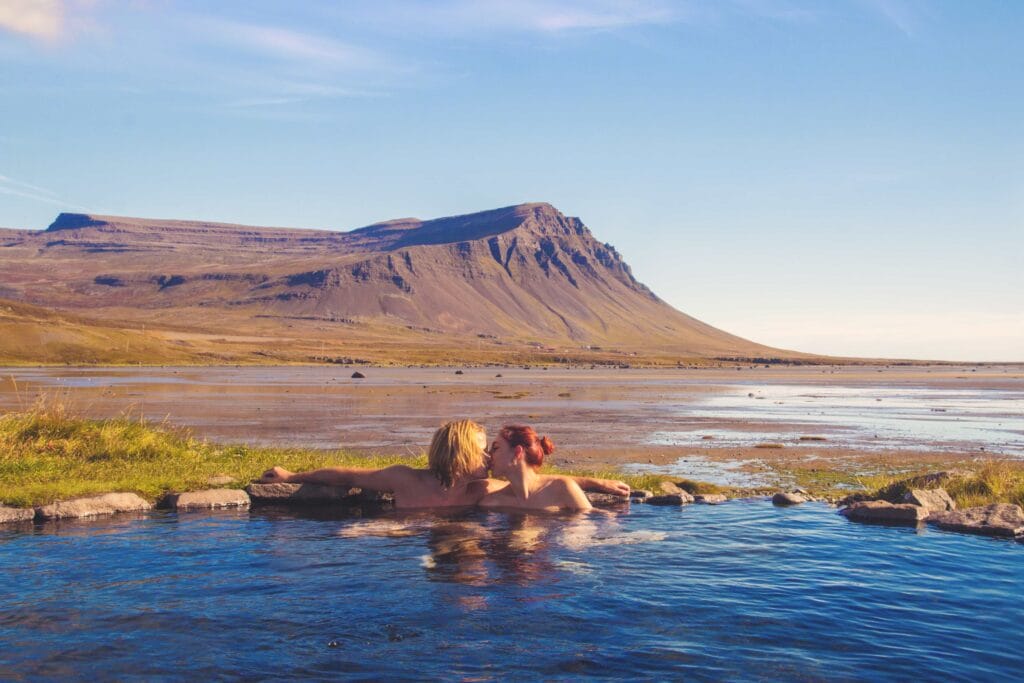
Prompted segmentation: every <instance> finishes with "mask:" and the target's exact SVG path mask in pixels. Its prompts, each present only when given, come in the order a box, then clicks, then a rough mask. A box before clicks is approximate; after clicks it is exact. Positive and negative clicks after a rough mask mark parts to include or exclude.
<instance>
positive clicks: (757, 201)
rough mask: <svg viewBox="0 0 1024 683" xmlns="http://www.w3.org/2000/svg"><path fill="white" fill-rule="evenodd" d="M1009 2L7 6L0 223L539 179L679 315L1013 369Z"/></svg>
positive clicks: (1016, 18)
mask: <svg viewBox="0 0 1024 683" xmlns="http://www.w3.org/2000/svg"><path fill="white" fill-rule="evenodd" d="M1022 35H1024V3H1017V2H1002V1H999V2H995V1H993V2H987V1H984V0H981V1H978V2H961V1H959V0H958V1H955V2H954V1H948V2H944V1H936V2H924V1H919V0H836V1H835V2H811V1H807V2H804V1H801V0H720V1H718V2H710V1H693V2H684V1H680V2H669V1H662V0H635V1H627V0H522V1H519V2H504V1H499V0H476V1H468V0H437V1H436V2H411V1H409V0H376V1H375V2H355V1H353V2H345V3H334V2H304V3H285V2H262V1H260V0H254V1H248V2H218V3H206V2H177V1H174V0H148V1H147V0H123V1H120V2H117V1H114V0H108V1H105V0H67V1H66V2H60V1H58V0H34V1H30V0H0V64H2V66H0V225H2V226H6V227H17V228H43V227H45V226H46V225H48V224H49V223H50V221H51V220H52V219H53V217H54V216H55V215H56V214H57V213H58V212H59V211H91V212H96V213H108V214H121V215H132V216H146V217H163V218H201V219H209V220H222V221H230V222H238V223H252V224H262V225H283V226H296V227H323V228H335V229H350V228H353V227H358V226H361V225H365V224H368V223H371V222H374V221H377V220H383V219H388V218H395V217H400V216H419V217H422V218H432V217H437V216H443V215H451V214H456V213H468V212H471V211H477V210H483V209H488V208H493V207H497V206H505V205H509V204H515V203H519V202H524V201H549V202H551V203H552V204H554V205H555V206H557V207H558V208H560V209H561V210H562V211H564V212H565V213H567V214H570V215H577V216H580V217H581V218H582V219H583V220H584V221H585V222H586V223H587V224H588V225H589V226H590V228H591V229H592V230H593V231H594V233H595V235H596V236H597V237H598V238H599V239H601V240H603V241H608V242H611V243H612V244H614V245H615V246H616V247H617V248H618V249H619V251H621V252H622V254H623V255H624V257H625V258H626V260H627V261H628V262H629V263H630V264H631V265H632V266H633V270H634V273H635V274H636V275H637V276H638V277H639V279H640V280H641V281H643V282H644V283H646V284H647V285H648V286H650V287H651V288H652V289H653V290H654V291H655V292H656V293H658V294H659V295H660V296H661V297H662V298H663V299H665V300H666V301H668V302H669V303H671V304H672V305H674V306H676V307H677V308H679V309H681V310H683V311H685V312H687V313H689V314H691V315H694V316H696V317H698V318H700V319H702V320H705V321H707V322H709V323H711V324H713V325H716V326H718V327H721V328H723V329H726V330H728V331H730V332H734V333H737V334H740V335H743V336H745V337H748V338H750V339H754V340H756V341H760V342H764V343H768V344H773V345H777V346H783V347H787V348H795V349H800V350H805V351H814V352H820V353H833V354H841V355H857V356H885V357H912V358H940V359H973V360H1018V361H1020V360H1024V256H1022V254H1024V76H1022V75H1021V74H1024V40H1021V36H1022Z"/></svg>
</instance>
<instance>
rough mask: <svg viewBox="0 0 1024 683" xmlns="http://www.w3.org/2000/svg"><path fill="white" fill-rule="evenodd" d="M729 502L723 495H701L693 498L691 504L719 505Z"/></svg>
mask: <svg viewBox="0 0 1024 683" xmlns="http://www.w3.org/2000/svg"><path fill="white" fill-rule="evenodd" d="M727 500H729V499H728V498H727V497H726V495H725V494H724V493H702V494H697V495H695V496H694V497H693V502H695V503H704V504H705V505H721V504H722V503H724V502H725V501H727Z"/></svg>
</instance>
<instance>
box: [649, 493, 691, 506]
mask: <svg viewBox="0 0 1024 683" xmlns="http://www.w3.org/2000/svg"><path fill="white" fill-rule="evenodd" d="M644 502H645V503H647V504H648V505H687V504H689V503H692V502H693V496H691V495H690V494H689V493H687V492H686V491H681V492H679V493H666V494H664V495H660V496H651V497H650V498H647V499H646V500H644Z"/></svg>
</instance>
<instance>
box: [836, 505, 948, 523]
mask: <svg viewBox="0 0 1024 683" xmlns="http://www.w3.org/2000/svg"><path fill="white" fill-rule="evenodd" d="M839 512H840V514H843V515H845V516H846V518H847V519H852V520H853V521H855V522H887V523H890V524H911V525H917V523H918V522H920V521H921V520H923V519H925V518H926V517H927V516H928V511H927V510H925V509H924V508H923V507H921V506H919V505H911V504H910V503H890V502H889V501H886V500H865V501H861V502H859V503H853V504H852V505H850V507H848V508H846V509H844V510H840V511H839Z"/></svg>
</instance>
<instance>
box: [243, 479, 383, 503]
mask: <svg viewBox="0 0 1024 683" xmlns="http://www.w3.org/2000/svg"><path fill="white" fill-rule="evenodd" d="M245 490H246V492H247V493H248V494H249V498H250V499H251V500H252V502H253V504H254V505H256V504H274V505H315V504H319V503H346V504H348V505H362V504H370V505H387V504H390V503H392V502H394V500H395V499H394V496H393V495H392V494H391V493H389V492H387V491H370V490H365V491H364V490H363V489H361V488H357V487H354V486H353V487H345V486H325V485H323V484H249V486H248V487H246V489H245Z"/></svg>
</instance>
